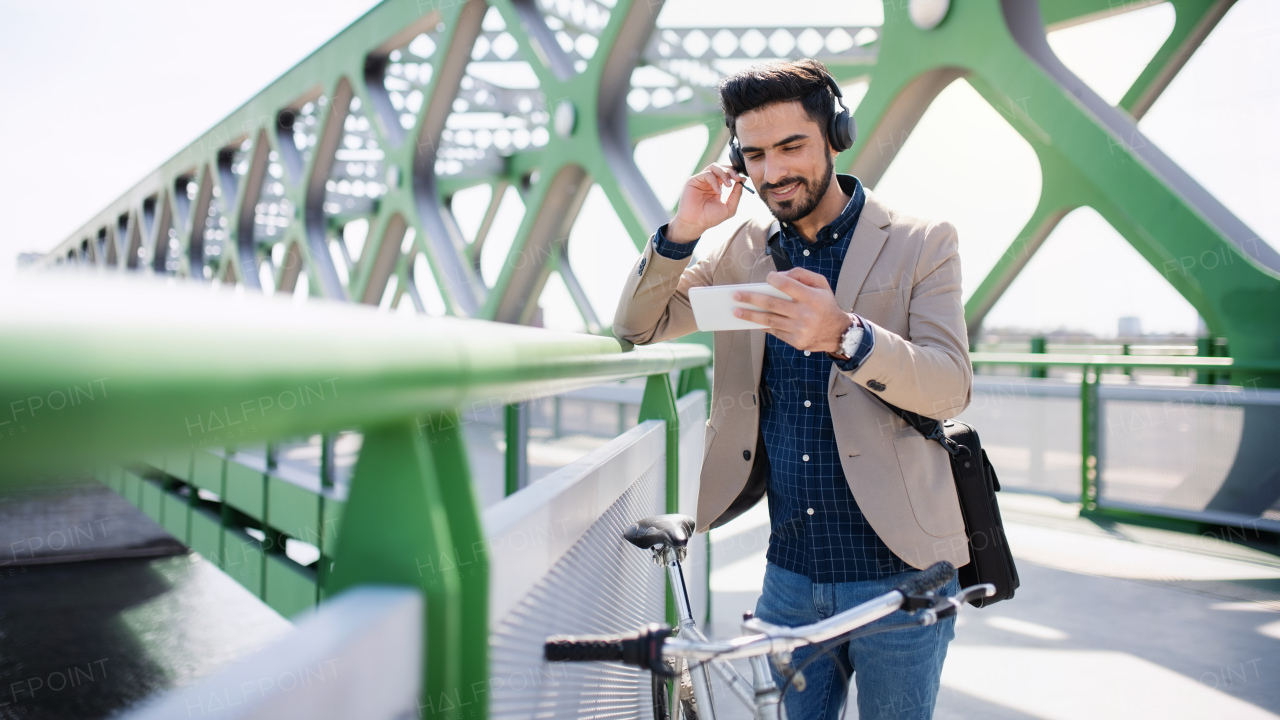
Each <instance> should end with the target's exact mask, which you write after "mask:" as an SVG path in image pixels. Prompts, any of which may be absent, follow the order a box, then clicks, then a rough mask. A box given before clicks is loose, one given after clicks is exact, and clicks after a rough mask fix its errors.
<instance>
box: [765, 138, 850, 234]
mask: <svg viewBox="0 0 1280 720" xmlns="http://www.w3.org/2000/svg"><path fill="white" fill-rule="evenodd" d="M823 154H824V155H826V157H827V168H826V170H825V171H824V172H823V174H822V179H821V180H818V181H817V182H814V181H813V180H810V179H809V178H806V177H801V176H799V175H792V176H790V177H785V178H782V179H781V180H779V181H778V182H776V183H765V184H764V185H761V186H760V191H761V192H760V195H761V197H763V198H764V199H765V201H764V204H765V207H767V208H769V212H771V213H773V216H774V217H776V218H778V219H779V220H781V221H782V222H795V221H797V220H799V219H801V218H803V217H805V216H807V215H808V214H809V213H811V212H813V210H814V208H816V207H818V203H820V202H822V196H823V195H826V194H827V188H829V187H831V178H832V177H833V176H834V175H835V167H836V163H835V158H833V157H831V154H830V153H823ZM792 183H798V184H799V185H800V187H799V188H797V191H796V196H795V197H793V198H790V199H788V200H782V201H780V202H774V201H773V200H771V199H770V196H769V192H770V191H771V190H776V189H777V188H780V187H786V186H787V185H791V184H792Z"/></svg>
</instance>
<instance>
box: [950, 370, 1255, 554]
mask: <svg viewBox="0 0 1280 720" xmlns="http://www.w3.org/2000/svg"><path fill="white" fill-rule="evenodd" d="M970 358H971V360H972V362H973V365H974V368H975V369H981V368H984V367H997V368H998V367H1004V368H1008V367H1020V368H1026V369H1030V370H1031V377H1010V376H1007V375H995V376H992V375H977V376H976V377H975V381H974V394H973V402H972V404H971V405H970V408H969V409H968V410H966V412H965V413H964V414H963V415H962V418H963V419H965V420H968V421H971V422H974V423H975V425H976V426H977V427H978V428H979V429H980V430H981V429H983V428H984V427H986V428H988V430H987V431H986V432H984V433H983V438H984V445H985V446H987V447H988V448H989V450H990V454H992V455H993V458H994V459H993V461H994V463H995V465H996V468H997V471H999V470H1000V468H1001V465H1002V464H1004V465H1005V467H1006V468H1009V469H1011V470H1012V472H1011V473H1009V474H1010V475H1011V476H1012V479H1013V482H1008V481H1007V480H1006V481H1005V482H1004V484H1005V486H1006V487H1011V488H1013V489H1018V490H1024V491H1029V492H1038V493H1044V494H1049V495H1054V496H1057V497H1062V498H1066V499H1074V500H1078V501H1079V502H1080V504H1081V507H1082V509H1083V511H1085V512H1087V513H1094V514H1099V515H1107V516H1112V517H1116V518H1146V519H1148V520H1151V519H1155V520H1158V521H1161V522H1166V523H1168V522H1172V523H1175V524H1176V523H1183V522H1185V523H1186V524H1185V525H1184V526H1183V528H1184V529H1196V530H1198V529H1199V528H1200V527H1201V526H1204V525H1224V526H1232V527H1236V528H1245V529H1249V530H1252V531H1258V530H1262V531H1267V532H1277V531H1280V481H1277V478H1280V456H1277V455H1276V453H1275V451H1274V449H1273V448H1272V447H1271V446H1272V445H1273V444H1274V438H1275V432H1274V428H1275V427H1276V424H1277V422H1280V390H1275V389H1270V388H1268V387H1267V385H1270V384H1271V383H1272V381H1273V379H1274V377H1275V376H1276V373H1277V372H1278V371H1280V363H1248V362H1241V361H1239V360H1236V359H1233V358H1224V357H1151V356H1138V355H1074V354H1067V353H1050V354H1044V353H982V352H975V353H972V354H971V355H970ZM1050 367H1056V368H1059V369H1066V370H1067V371H1068V373H1069V377H1067V378H1065V379H1064V378H1048V377H1047V373H1046V372H1045V370H1047V369H1048V368H1050ZM1160 369H1173V370H1175V371H1187V372H1189V373H1194V374H1195V375H1196V377H1198V378H1222V379H1226V378H1228V377H1229V378H1230V380H1231V383H1232V384H1230V385H1227V384H1188V385H1186V386H1176V385H1170V384H1168V383H1162V384H1147V383H1142V382H1132V381H1131V380H1132V376H1133V373H1134V372H1135V371H1141V370H1160ZM1072 376H1074V377H1072ZM995 427H1000V428H1002V432H1003V435H1001V434H999V433H997V432H994V431H993V428H995ZM1268 437H1270V438H1271V439H1272V440H1271V441H1268V440H1267V439H1266V438H1268ZM1072 466H1074V469H1073V467H1072ZM1072 476H1074V479H1072Z"/></svg>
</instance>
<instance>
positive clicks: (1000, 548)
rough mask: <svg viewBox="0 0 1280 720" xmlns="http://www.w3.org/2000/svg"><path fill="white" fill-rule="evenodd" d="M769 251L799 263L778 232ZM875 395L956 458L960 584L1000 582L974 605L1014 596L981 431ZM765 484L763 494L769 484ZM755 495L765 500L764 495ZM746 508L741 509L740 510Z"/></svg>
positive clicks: (1014, 572) (782, 268)
mask: <svg viewBox="0 0 1280 720" xmlns="http://www.w3.org/2000/svg"><path fill="white" fill-rule="evenodd" d="M769 253H770V254H771V255H772V256H773V264H774V266H775V267H777V269H778V271H779V272H786V271H787V270H790V269H791V268H793V267H795V266H794V265H793V264H792V263H791V258H790V257H789V256H788V255H787V252H786V251H785V250H783V249H782V242H781V241H780V240H779V239H778V235H776V234H775V235H774V236H773V237H771V238H769ZM873 395H874V397H875V398H876V399H877V400H879V401H880V402H882V403H884V404H885V406H886V407H888V408H889V409H890V410H892V411H893V414H894V415H897V416H898V417H900V418H902V419H903V420H904V421H906V423H907V424H908V425H910V426H911V427H913V428H915V429H916V430H917V431H919V433H920V434H921V435H923V436H925V438H926V439H928V440H935V441H937V442H938V444H939V445H942V447H943V448H944V449H945V450H946V451H947V454H948V455H949V456H950V458H951V476H952V478H953V479H954V480H955V483H956V496H957V497H958V498H959V499H960V513H961V515H963V516H964V530H965V534H966V535H968V537H969V562H968V564H966V565H965V566H964V567H962V568H960V570H959V575H960V587H969V586H970V585H977V584H979V583H991V584H992V585H994V586H995V588H996V594H995V595H992V596H991V597H989V598H975V599H973V600H970V601H969V603H970V604H971V605H973V606H974V607H986V606H987V605H991V604H992V603H997V602H1000V601H1001V600H1007V599H1008V598H1011V597H1013V593H1014V591H1015V590H1017V589H1018V585H1019V584H1020V582H1019V580H1018V568H1017V567H1016V566H1015V565H1014V564H1013V553H1012V552H1010V551H1009V542H1008V540H1006V539H1005V534H1004V521H1003V520H1001V519H1000V505H999V504H998V503H997V502H996V491H998V490H999V489H1000V480H999V479H998V478H997V477H996V470H995V468H993V467H992V466H991V461H989V460H988V459H987V452H986V451H985V450H983V449H982V442H981V441H979V440H978V431H977V430H975V429H974V427H973V426H972V425H969V424H968V423H964V422H960V421H959V420H947V421H946V422H940V421H938V420H934V419H933V418H929V417H925V416H923V415H917V414H916V413H913V412H911V411H910V410H903V409H902V408H900V407H897V406H896V405H891V404H889V403H887V402H885V400H884V398H881V397H880V396H879V395H875V394H874V393H873ZM750 485H751V483H748V486H750ZM760 490H761V494H763V487H762V488H760ZM744 494H747V493H744ZM743 500H744V498H741V497H740V498H739V499H738V502H737V503H735V504H740V503H741V502H742V501H743ZM755 500H759V495H757V496H756V497H755ZM751 504H754V501H752V502H751ZM747 507H750V505H747ZM743 510H745V508H743ZM743 510H738V513H741V512H742V511H743ZM726 522H727V520H726Z"/></svg>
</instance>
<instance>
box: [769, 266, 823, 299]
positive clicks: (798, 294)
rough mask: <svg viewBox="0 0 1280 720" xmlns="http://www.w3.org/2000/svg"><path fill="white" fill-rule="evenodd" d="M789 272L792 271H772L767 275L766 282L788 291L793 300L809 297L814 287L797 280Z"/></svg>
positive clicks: (785, 291)
mask: <svg viewBox="0 0 1280 720" xmlns="http://www.w3.org/2000/svg"><path fill="white" fill-rule="evenodd" d="M789 273H790V271H787V272H784V273H781V272H771V273H769V274H768V275H766V276H765V282H767V283H769V284H770V285H772V286H774V287H776V288H778V289H779V290H781V291H782V292H784V293H786V294H787V295H789V296H790V297H791V299H793V300H796V301H799V300H802V299H808V298H809V297H810V296H811V295H812V293H813V292H814V288H811V287H809V286H808V285H805V284H804V283H802V282H800V281H799V280H796V279H795V278H794V277H792V276H791V275H790V274H789Z"/></svg>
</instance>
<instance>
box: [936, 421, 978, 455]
mask: <svg viewBox="0 0 1280 720" xmlns="http://www.w3.org/2000/svg"><path fill="white" fill-rule="evenodd" d="M927 439H929V440H936V441H937V442H938V444H939V445H941V446H942V447H943V448H944V449H945V450H946V451H947V452H948V453H949V454H950V455H951V457H967V456H968V455H969V448H967V447H965V446H963V445H961V444H960V443H958V442H956V441H955V440H952V439H951V438H949V437H947V434H946V433H945V432H944V431H943V430H942V423H934V426H933V432H931V433H929V435H928V437H927Z"/></svg>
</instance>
